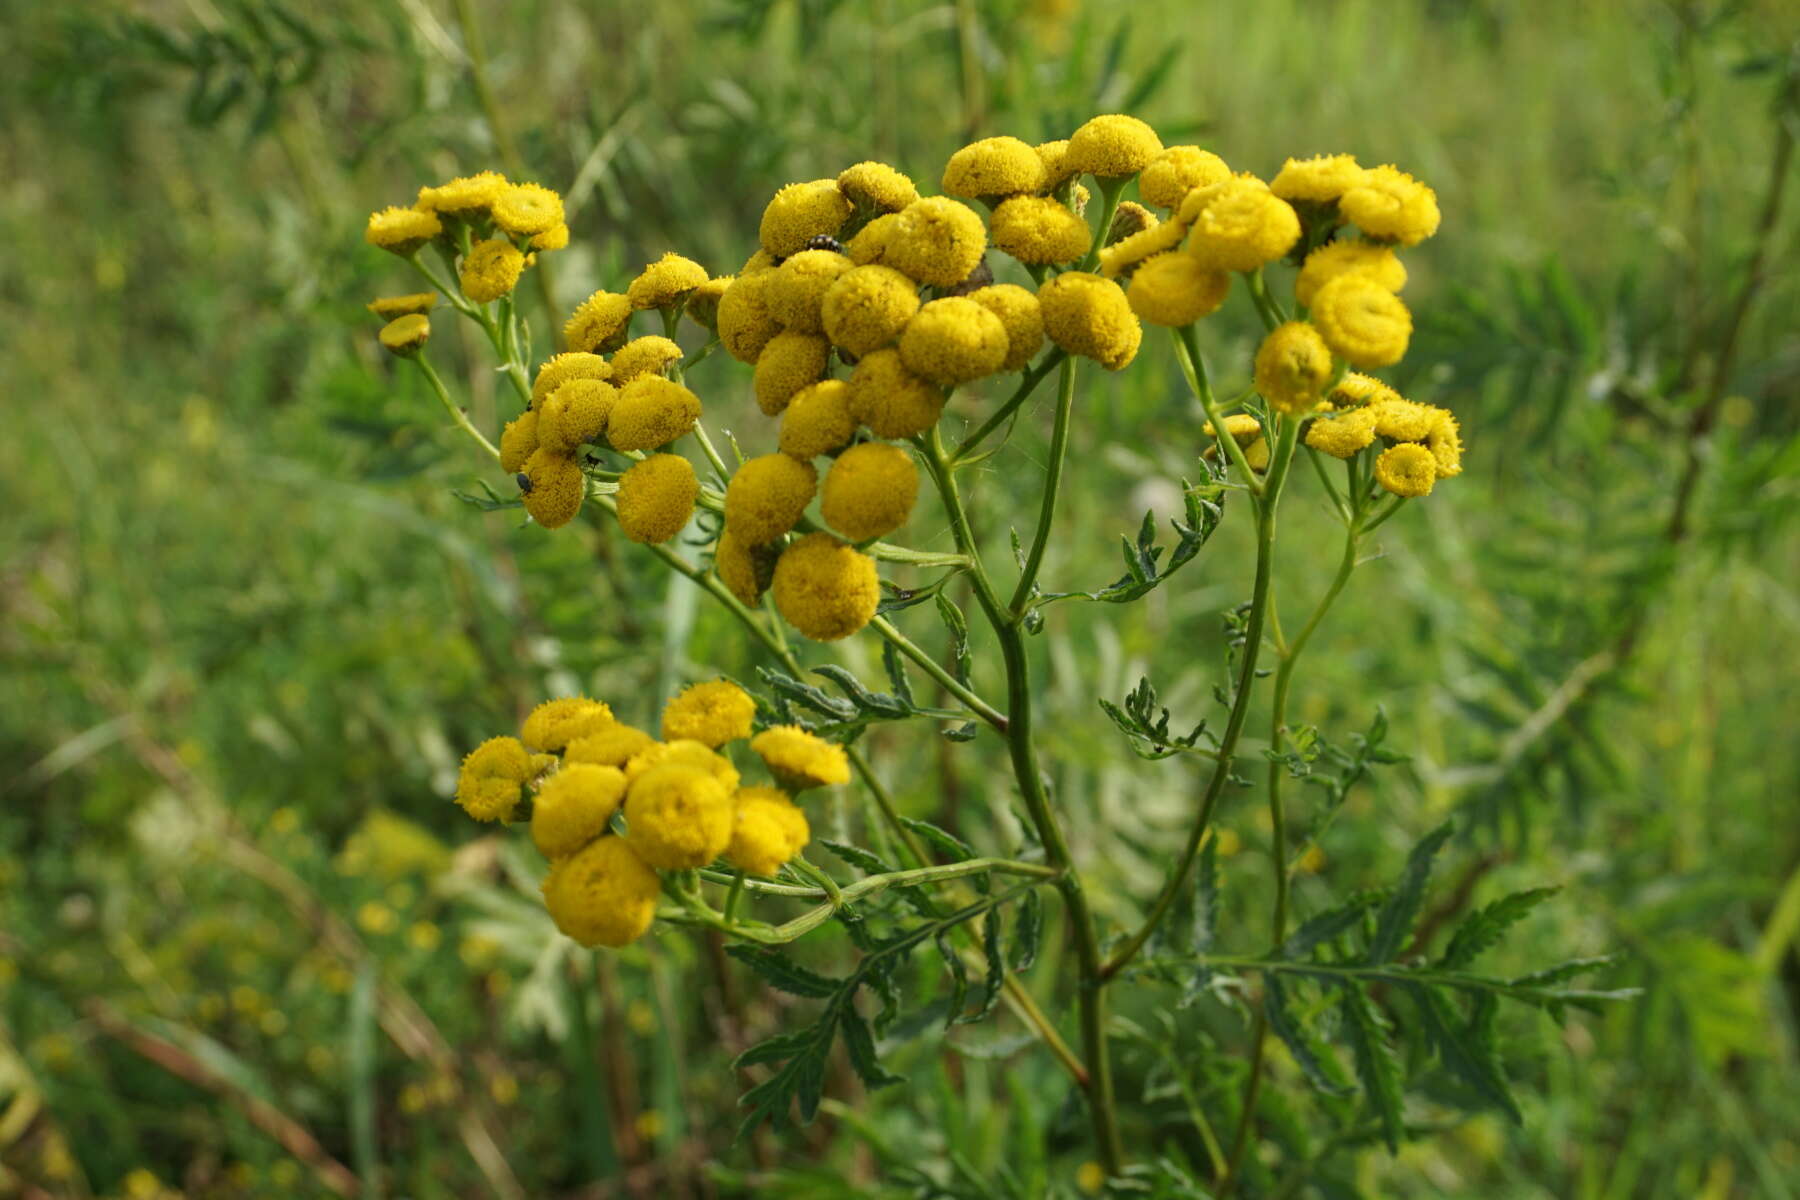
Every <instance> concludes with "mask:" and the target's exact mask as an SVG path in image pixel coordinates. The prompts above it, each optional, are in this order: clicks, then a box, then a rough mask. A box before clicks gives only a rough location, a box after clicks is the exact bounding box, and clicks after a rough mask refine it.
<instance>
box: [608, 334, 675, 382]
mask: <svg viewBox="0 0 1800 1200" xmlns="http://www.w3.org/2000/svg"><path fill="white" fill-rule="evenodd" d="M680 361H681V347H680V346H678V345H676V344H675V342H674V341H673V340H672V339H670V338H666V337H663V336H662V335H661V334H646V335H645V336H643V337H635V338H632V339H631V340H630V341H629V342H626V343H625V344H624V345H623V346H621V347H619V351H618V353H616V354H614V355H613V357H612V370H613V383H614V384H616V385H618V386H619V387H624V386H625V385H626V384H628V383H630V382H631V381H632V380H634V379H636V378H637V377H638V376H639V375H661V374H662V373H663V369H664V368H665V367H667V366H668V365H669V364H670V363H676V362H680Z"/></svg>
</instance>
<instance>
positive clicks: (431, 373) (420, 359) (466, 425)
mask: <svg viewBox="0 0 1800 1200" xmlns="http://www.w3.org/2000/svg"><path fill="white" fill-rule="evenodd" d="M412 361H413V362H414V363H415V364H416V365H417V366H418V368H419V371H420V373H421V374H423V375H424V376H425V382H427V383H429V384H430V385H431V390H432V391H434V392H436V393H437V398H438V402H439V403H440V404H442V405H443V406H444V411H445V412H447V413H449V414H450V419H451V420H452V421H454V422H456V424H457V426H458V427H459V428H461V429H462V431H463V432H464V433H466V434H468V435H469V436H470V437H472V438H474V439H475V441H476V443H477V444H479V445H480V446H481V448H482V449H483V450H486V451H487V452H488V454H489V455H490V456H491V457H493V458H494V459H496V460H497V459H499V457H500V451H499V450H498V449H497V448H496V447H495V445H494V443H492V442H490V441H488V440H487V437H486V436H485V435H484V434H483V433H482V432H481V430H479V429H477V428H475V423H474V422H473V421H471V420H469V414H468V413H466V412H464V411H463V410H462V409H461V408H460V407H458V406H457V404H456V403H455V402H454V401H453V400H451V399H450V389H448V388H446V387H445V386H444V381H443V380H442V379H440V378H438V373H437V372H436V371H435V370H433V369H432V366H431V363H430V362H428V361H427V360H426V358H425V355H424V354H423V353H421V354H419V355H418V356H417V357H415V358H414V359H413V360H412Z"/></svg>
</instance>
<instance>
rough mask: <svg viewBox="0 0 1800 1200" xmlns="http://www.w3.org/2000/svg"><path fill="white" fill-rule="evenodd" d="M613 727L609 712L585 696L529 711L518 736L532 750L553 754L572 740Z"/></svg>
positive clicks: (539, 706) (562, 699) (545, 704)
mask: <svg viewBox="0 0 1800 1200" xmlns="http://www.w3.org/2000/svg"><path fill="white" fill-rule="evenodd" d="M614 724H616V722H615V721H614V720H613V715H612V709H610V708H608V707H607V706H606V705H604V704H602V703H601V702H600V701H598V700H590V699H588V698H587V697H586V696H563V697H561V698H559V699H556V700H546V701H544V702H543V703H542V704H540V705H538V706H537V707H536V708H534V709H532V710H531V713H530V715H528V716H527V717H526V718H525V724H524V725H523V726H522V727H521V728H520V730H519V737H520V738H521V739H523V741H524V743H525V745H526V746H528V747H530V748H531V749H533V750H547V751H549V752H550V753H552V754H554V753H557V752H558V751H560V750H562V749H563V748H564V747H565V746H567V745H568V744H569V743H570V742H571V741H572V740H574V739H575V738H578V737H586V736H587V735H588V734H591V733H600V732H602V731H603V730H606V729H609V728H611V727H612V726H613V725H614Z"/></svg>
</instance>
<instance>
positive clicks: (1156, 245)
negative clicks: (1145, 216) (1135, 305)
mask: <svg viewBox="0 0 1800 1200" xmlns="http://www.w3.org/2000/svg"><path fill="white" fill-rule="evenodd" d="M1185 237H1187V226H1185V225H1183V224H1181V223H1180V222H1178V221H1164V222H1162V223H1161V224H1158V225H1153V226H1151V227H1150V228H1149V229H1145V230H1141V231H1139V232H1137V233H1134V234H1131V235H1130V236H1129V237H1126V238H1122V239H1120V240H1119V241H1116V242H1114V243H1113V244H1112V245H1110V246H1108V247H1106V249H1104V250H1102V251H1100V274H1101V275H1103V276H1105V277H1106V278H1107V279H1117V278H1119V277H1120V276H1122V275H1130V274H1131V273H1132V272H1133V271H1135V270H1137V268H1138V267H1139V266H1141V265H1142V264H1143V263H1145V262H1148V261H1149V260H1150V259H1152V258H1155V257H1156V256H1157V255H1159V254H1166V253H1168V252H1169V251H1171V250H1173V249H1175V248H1176V247H1177V246H1179V245H1181V240H1182V239H1183V238H1185Z"/></svg>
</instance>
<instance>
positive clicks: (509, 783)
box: [456, 737, 532, 821]
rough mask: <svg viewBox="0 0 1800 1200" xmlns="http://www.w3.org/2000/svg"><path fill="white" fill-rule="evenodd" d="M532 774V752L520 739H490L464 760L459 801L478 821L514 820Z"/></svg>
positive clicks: (470, 752)
mask: <svg viewBox="0 0 1800 1200" xmlns="http://www.w3.org/2000/svg"><path fill="white" fill-rule="evenodd" d="M531 776H532V769H531V755H530V754H529V753H528V752H527V751H526V749H525V747H524V746H523V745H522V744H521V743H520V742H519V740H518V739H517V738H509V737H496V738H489V739H488V740H487V741H485V742H483V743H481V745H479V746H477V747H475V749H473V750H471V751H469V754H468V757H466V758H464V759H463V761H462V770H461V771H459V772H458V773H457V777H456V802H457V804H459V805H461V806H462V810H463V811H464V812H466V813H468V814H469V815H470V816H471V817H474V818H475V819H476V820H477V821H508V820H511V819H512V814H513V810H514V809H515V808H517V807H518V805H519V790H520V789H521V788H523V787H524V786H525V781H526V780H528V779H530V778H531Z"/></svg>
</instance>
